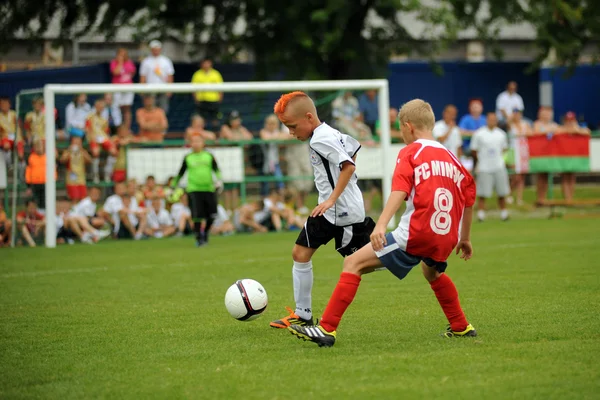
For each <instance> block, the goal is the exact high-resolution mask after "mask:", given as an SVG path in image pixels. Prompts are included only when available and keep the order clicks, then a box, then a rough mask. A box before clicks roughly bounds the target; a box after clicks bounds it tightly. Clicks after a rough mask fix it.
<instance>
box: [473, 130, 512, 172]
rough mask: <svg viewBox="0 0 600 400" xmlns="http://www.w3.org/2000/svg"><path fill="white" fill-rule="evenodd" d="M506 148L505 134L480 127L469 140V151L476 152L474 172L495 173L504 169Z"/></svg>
mask: <svg viewBox="0 0 600 400" xmlns="http://www.w3.org/2000/svg"><path fill="white" fill-rule="evenodd" d="M507 148H508V138H507V136H506V132H504V131H503V130H502V129H500V128H494V129H490V128H488V127H487V126H482V127H481V128H479V129H477V130H476V131H475V133H474V134H473V137H472V138H471V150H475V151H476V152H477V166H476V172H496V171H501V170H503V169H505V168H506V164H505V162H504V151H505V150H506V149H507Z"/></svg>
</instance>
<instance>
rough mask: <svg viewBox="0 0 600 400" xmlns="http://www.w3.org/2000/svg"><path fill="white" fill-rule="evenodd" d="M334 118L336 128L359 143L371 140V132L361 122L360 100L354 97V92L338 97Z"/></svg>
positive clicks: (334, 102)
mask: <svg viewBox="0 0 600 400" xmlns="http://www.w3.org/2000/svg"><path fill="white" fill-rule="evenodd" d="M331 106H332V107H333V113H332V115H333V118H334V119H335V124H336V127H337V128H338V129H339V130H340V131H342V132H343V133H346V134H348V135H350V136H352V137H354V138H355V139H357V140H359V141H364V140H371V139H372V138H373V137H372V134H371V130H370V129H369V127H368V126H367V125H365V123H364V122H362V121H361V120H360V109H359V107H358V100H356V97H354V96H353V95H352V92H350V91H346V92H344V94H343V95H341V96H338V97H337V98H336V99H335V100H334V101H333V103H332V104H331Z"/></svg>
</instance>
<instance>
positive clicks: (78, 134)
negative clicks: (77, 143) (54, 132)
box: [69, 127, 85, 138]
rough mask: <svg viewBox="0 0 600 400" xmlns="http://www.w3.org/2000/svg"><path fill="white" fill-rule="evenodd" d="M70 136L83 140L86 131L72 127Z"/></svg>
mask: <svg viewBox="0 0 600 400" xmlns="http://www.w3.org/2000/svg"><path fill="white" fill-rule="evenodd" d="M69 136H76V137H80V138H82V137H84V136H85V131H84V130H83V129H79V128H73V127H70V128H69Z"/></svg>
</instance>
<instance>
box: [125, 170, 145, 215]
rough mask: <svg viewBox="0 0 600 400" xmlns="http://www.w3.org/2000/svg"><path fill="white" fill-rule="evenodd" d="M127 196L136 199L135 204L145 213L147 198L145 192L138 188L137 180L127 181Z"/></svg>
mask: <svg viewBox="0 0 600 400" xmlns="http://www.w3.org/2000/svg"><path fill="white" fill-rule="evenodd" d="M127 194H128V195H129V196H130V197H131V198H133V199H134V201H135V203H136V204H137V205H138V207H140V208H141V209H142V211H143V209H144V208H145V205H146V202H145V201H146V196H144V191H143V190H141V188H139V187H138V184H137V181H136V180H135V178H132V179H129V180H128V181H127Z"/></svg>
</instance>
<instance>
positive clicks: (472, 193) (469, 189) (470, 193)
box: [463, 175, 477, 207]
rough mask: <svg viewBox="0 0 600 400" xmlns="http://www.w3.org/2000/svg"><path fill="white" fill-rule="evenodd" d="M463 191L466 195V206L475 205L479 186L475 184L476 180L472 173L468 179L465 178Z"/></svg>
mask: <svg viewBox="0 0 600 400" xmlns="http://www.w3.org/2000/svg"><path fill="white" fill-rule="evenodd" d="M464 185H465V186H464V188H463V193H464V195H465V207H473V205H474V204H475V198H476V192H477V188H476V186H475V180H474V179H473V177H472V176H471V175H468V179H465V184H464Z"/></svg>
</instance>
